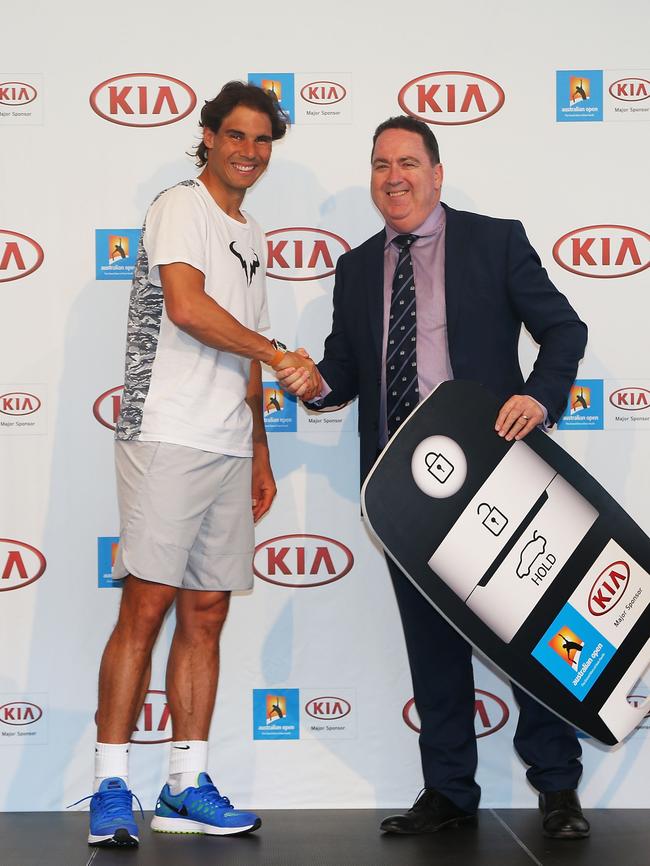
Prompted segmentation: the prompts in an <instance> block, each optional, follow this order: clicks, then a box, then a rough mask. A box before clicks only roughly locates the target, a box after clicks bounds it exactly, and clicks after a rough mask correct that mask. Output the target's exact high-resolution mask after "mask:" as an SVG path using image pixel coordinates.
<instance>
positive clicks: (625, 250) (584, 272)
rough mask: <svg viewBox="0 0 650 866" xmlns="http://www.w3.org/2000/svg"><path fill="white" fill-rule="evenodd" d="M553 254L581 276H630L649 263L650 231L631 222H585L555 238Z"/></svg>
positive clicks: (561, 264)
mask: <svg viewBox="0 0 650 866" xmlns="http://www.w3.org/2000/svg"><path fill="white" fill-rule="evenodd" d="M553 258H554V259H555V261H556V262H557V263H558V265H560V267H563V268H564V269H565V270H566V271H570V272H571V273H572V274H578V276H581V277H593V278H594V279H613V278H615V277H629V276H631V275H632V274H639V273H641V271H645V269H646V268H647V267H648V266H649V265H650V235H649V234H648V233H647V232H644V231H642V230H641V229H635V228H632V226H623V225H612V224H603V225H593V226H584V227H583V228H579V229H573V230H572V231H570V232H567V233H566V234H565V235H562V237H561V238H559V240H557V241H556V242H555V245H554V246H553Z"/></svg>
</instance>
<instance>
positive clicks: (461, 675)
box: [387, 558, 582, 812]
mask: <svg viewBox="0 0 650 866" xmlns="http://www.w3.org/2000/svg"><path fill="white" fill-rule="evenodd" d="M387 562H388V567H389V570H390V575H391V578H392V581H393V586H394V587H395V595H396V596H397V603H398V606H399V611H400V615H401V618H402V625H403V627H404V637H405V639H406V648H407V651H408V657H409V664H410V667H411V676H412V678H413V694H414V698H415V706H416V707H417V711H418V714H419V716H420V721H421V733H420V752H421V755H422V770H423V773H424V784H425V786H426V787H427V788H435V789H436V790H437V791H440V793H442V794H444V795H445V796H446V797H448V798H449V799H450V800H451V801H452V802H454V803H455V804H456V805H457V806H458V807H459V808H461V809H464V810H465V811H467V812H474V811H475V810H476V809H477V808H478V803H479V798H480V795H481V789H480V788H479V786H478V785H477V784H476V781H475V779H474V776H475V773H476V764H477V749H476V736H475V733H474V701H475V697H474V673H473V670H472V647H471V646H470V644H468V643H467V641H466V640H464V638H462V637H461V636H460V635H459V634H458V632H457V631H456V630H455V629H453V628H452V627H451V626H450V625H449V623H448V622H447V621H446V620H445V619H443V617H441V616H440V614H439V613H438V612H437V611H436V610H435V609H434V608H433V606H432V605H430V604H429V602H428V601H427V600H426V599H425V598H424V596H423V595H422V594H421V593H420V592H419V590H417V589H416V588H415V587H414V586H413V584H412V583H411V581H410V580H409V579H408V578H406V577H405V576H404V574H403V573H402V572H401V571H400V569H399V568H398V567H397V566H396V565H395V564H394V563H393V562H392V561H391V560H389V559H388V558H387ZM512 689H513V692H514V695H515V698H516V700H517V703H518V704H519V721H518V724H517V730H516V732H515V736H514V745H515V749H516V751H517V754H518V755H519V757H520V758H521V759H522V761H523V762H524V763H525V764H527V765H528V771H527V773H526V775H527V777H528V781H529V782H530V783H531V785H533V787H534V788H536V789H537V790H538V791H544V792H546V791H560V790H562V789H564V788H572V789H573V788H576V787H577V785H578V781H579V779H580V776H581V774H582V765H581V763H580V756H581V754H582V749H581V748H580V743H579V741H578V738H577V736H576V733H575V730H574V729H573V728H572V727H571V726H570V725H568V724H567V723H566V722H563V721H562V720H561V719H559V718H558V717H557V716H555V715H554V714H553V713H551V712H550V711H549V710H547V709H546V708H545V707H543V706H542V705H541V704H539V703H538V702H537V701H536V700H534V699H533V698H531V697H530V695H528V694H526V692H523V691H522V690H521V689H520V688H518V687H517V686H516V685H514V684H513V686H512Z"/></svg>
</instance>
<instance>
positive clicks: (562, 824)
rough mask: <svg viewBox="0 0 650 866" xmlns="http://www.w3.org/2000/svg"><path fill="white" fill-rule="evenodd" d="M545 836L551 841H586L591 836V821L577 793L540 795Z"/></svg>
mask: <svg viewBox="0 0 650 866" xmlns="http://www.w3.org/2000/svg"><path fill="white" fill-rule="evenodd" d="M539 808H540V809H541V810H542V828H543V830H544V835H545V836H548V837H549V838H551V839H584V838H586V837H587V836H588V835H589V821H587V819H586V818H585V816H584V815H583V814H582V806H581V805H580V800H579V799H578V795H577V794H576V792H575V791H573V790H570V789H567V790H564V791H547V792H546V793H545V794H540V795H539Z"/></svg>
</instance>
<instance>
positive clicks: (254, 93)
mask: <svg viewBox="0 0 650 866" xmlns="http://www.w3.org/2000/svg"><path fill="white" fill-rule="evenodd" d="M238 105H245V106H247V108H252V109H254V110H255V111H259V112H261V113H262V114H266V115H268V117H269V120H270V121H271V138H272V139H273V141H277V140H278V139H280V138H282V137H283V136H284V134H285V132H286V131H287V126H288V125H289V116H288V114H287V113H286V112H285V111H283V110H282V108H281V107H280V103H279V102H278V99H277V96H276V95H275V93H273V91H271V90H262V88H261V87H258V86H257V85H256V84H247V83H246V82H244V81H228V82H227V84H224V86H223V87H222V88H221V90H220V91H219V93H218V94H217V95H216V96H215V98H214V99H211V100H209V101H206V103H205V105H204V106H203V108H202V109H201V120H200V123H199V126H201V128H206V127H207V128H208V129H211V130H212V132H219V127H220V126H221V124H222V122H223V119H224V117H226V116H227V115H228V114H230V112H231V111H232V110H233V109H234V108H236V107H237V106H238ZM193 155H194V157H195V158H196V164H197V165H198V166H199V167H201V166H204V165H205V164H206V163H207V161H208V149H207V147H206V146H205V144H204V143H203V140H201V142H200V143H199V144H198V145H197V146H196V148H195V149H194V151H193Z"/></svg>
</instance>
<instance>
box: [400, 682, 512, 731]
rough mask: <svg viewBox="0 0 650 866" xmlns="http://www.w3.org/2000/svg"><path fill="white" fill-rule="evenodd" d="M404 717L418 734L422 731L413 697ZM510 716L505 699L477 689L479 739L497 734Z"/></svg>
mask: <svg viewBox="0 0 650 866" xmlns="http://www.w3.org/2000/svg"><path fill="white" fill-rule="evenodd" d="M402 718H403V719H404V722H405V723H406V724H407V725H408V726H409V728H411V730H412V731H415V733H416V734H419V733H420V718H419V716H418V712H417V709H416V708H415V701H414V699H413V698H411V700H410V701H407V702H406V704H405V705H404V709H403V710H402ZM509 718H510V710H509V709H508V705H507V704H506V702H505V701H503V700H501V698H499V697H497V695H493V694H492V693H491V692H484V691H483V690H482V689H475V699H474V730H475V731H476V738H477V739H480V738H481V737H489V736H490V734H496V732H497V731H500V730H501V728H502V727H503V726H504V725H505V724H506V722H507V721H508V719H509Z"/></svg>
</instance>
